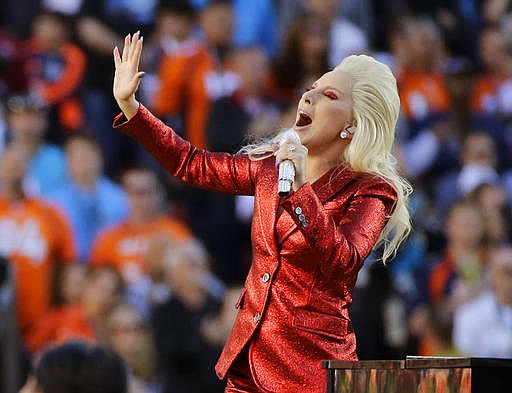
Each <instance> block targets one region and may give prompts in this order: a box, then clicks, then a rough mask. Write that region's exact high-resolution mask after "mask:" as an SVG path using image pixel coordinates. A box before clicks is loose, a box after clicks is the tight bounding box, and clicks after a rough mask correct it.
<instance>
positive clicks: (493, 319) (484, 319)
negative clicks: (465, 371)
mask: <svg viewBox="0 0 512 393" xmlns="http://www.w3.org/2000/svg"><path fill="white" fill-rule="evenodd" d="M488 269H489V279H490V290H489V291H488V292H485V293H483V294H482V295H480V296H479V297H478V298H476V299H475V300H473V301H470V302H468V303H466V304H464V305H462V306H461V307H459V308H458V309H457V310H456V311H455V314H454V326H453V343H454V345H455V347H456V348H457V349H458V350H459V351H460V352H462V353H465V354H467V355H469V356H477V357H498V358H510V357H512V245H506V246H502V247H500V248H498V249H496V250H494V251H492V252H491V254H490V257H489V262H488Z"/></svg>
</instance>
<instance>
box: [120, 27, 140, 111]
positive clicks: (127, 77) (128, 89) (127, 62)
mask: <svg viewBox="0 0 512 393" xmlns="http://www.w3.org/2000/svg"><path fill="white" fill-rule="evenodd" d="M142 42H143V38H142V37H141V36H140V33H139V32H138V31H137V32H136V33H135V34H134V35H133V36H131V35H130V34H128V35H127V36H126V37H125V39H124V48H123V53H122V54H121V55H120V54H119V49H118V48H117V46H116V47H115V48H114V64H115V67H116V70H115V74H114V86H113V93H114V98H115V99H116V101H117V104H118V105H119V108H121V110H122V111H123V113H124V114H125V116H126V117H127V118H128V119H130V118H131V117H133V116H134V115H135V113H137V110H138V107H139V103H138V102H137V100H136V99H135V92H136V91H137V89H138V87H139V84H140V81H141V79H142V76H143V75H144V72H141V71H139V64H140V55H141V53H142Z"/></svg>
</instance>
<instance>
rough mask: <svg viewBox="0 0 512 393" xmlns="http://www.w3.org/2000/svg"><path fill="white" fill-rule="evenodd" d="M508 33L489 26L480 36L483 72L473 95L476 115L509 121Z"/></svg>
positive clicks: (511, 68)
mask: <svg viewBox="0 0 512 393" xmlns="http://www.w3.org/2000/svg"><path fill="white" fill-rule="evenodd" d="M507 45H508V44H507V39H506V35H505V33H504V32H503V31H502V30H501V29H499V28H496V27H487V28H486V29H485V30H483V31H482V33H481V35H480V43H479V57H480V61H481V63H482V64H483V67H484V70H483V72H482V73H481V74H480V75H478V76H477V78H476V81H475V85H474V87H473V93H472V95H471V108H472V110H473V111H474V112H475V113H478V114H488V115H493V116H494V115H498V116H499V117H505V118H510V116H511V115H512V103H511V101H510V98H509V97H510V95H511V91H512V55H511V53H510V50H509V48H508V47H507Z"/></svg>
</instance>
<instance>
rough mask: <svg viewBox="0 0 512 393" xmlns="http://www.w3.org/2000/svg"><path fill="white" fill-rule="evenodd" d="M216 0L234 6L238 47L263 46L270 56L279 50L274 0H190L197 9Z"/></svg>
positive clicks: (235, 33) (235, 41) (234, 37)
mask: <svg viewBox="0 0 512 393" xmlns="http://www.w3.org/2000/svg"><path fill="white" fill-rule="evenodd" d="M215 1H217V2H218V1H224V2H226V1H228V2H230V3H231V4H232V6H233V13H234V15H235V31H234V35H233V43H234V44H235V46H236V47H248V46H262V47H263V48H265V51H266V52H267V54H268V55H269V56H270V57H274V55H275V54H276V52H277V44H278V38H277V18H276V9H275V4H274V2H273V1H272V0H251V1H247V0H231V1H229V0H190V3H191V4H192V5H193V6H194V7H196V9H201V8H203V7H204V6H205V5H206V4H208V3H212V2H215Z"/></svg>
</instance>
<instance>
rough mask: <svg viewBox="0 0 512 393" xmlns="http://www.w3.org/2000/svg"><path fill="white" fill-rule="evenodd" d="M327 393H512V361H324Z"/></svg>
mask: <svg viewBox="0 0 512 393" xmlns="http://www.w3.org/2000/svg"><path fill="white" fill-rule="evenodd" d="M323 368H325V369H326V370H327V381H326V386H327V388H326V392H327V393H510V392H512V359H494V358H455V357H453V358H451V357H418V356H408V357H407V358H406V359H405V360H362V361H358V362H353V361H344V360H325V361H324V362H323Z"/></svg>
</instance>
